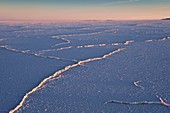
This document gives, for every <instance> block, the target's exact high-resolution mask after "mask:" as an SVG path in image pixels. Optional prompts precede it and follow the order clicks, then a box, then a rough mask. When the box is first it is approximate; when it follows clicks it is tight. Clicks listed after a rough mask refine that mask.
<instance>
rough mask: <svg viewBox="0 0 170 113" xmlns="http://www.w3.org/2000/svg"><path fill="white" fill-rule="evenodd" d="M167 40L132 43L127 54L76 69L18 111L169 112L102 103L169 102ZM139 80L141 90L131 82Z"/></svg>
mask: <svg viewBox="0 0 170 113" xmlns="http://www.w3.org/2000/svg"><path fill="white" fill-rule="evenodd" d="M169 45H170V41H168V40H167V41H162V42H152V43H145V42H140V43H134V44H132V45H129V46H128V47H127V49H126V51H123V52H120V53H117V54H115V55H113V56H110V57H109V59H103V60H100V61H95V62H91V63H88V64H86V65H87V66H85V67H84V66H83V67H76V68H73V69H71V70H69V71H67V72H64V73H63V74H61V75H62V76H64V78H62V79H59V80H56V81H51V82H49V83H48V84H47V86H46V88H44V89H41V90H39V91H38V92H35V94H33V95H31V96H30V97H29V98H28V100H27V102H26V103H25V104H24V106H23V107H22V108H21V109H20V111H18V112H22V111H24V112H26V113H30V112H33V111H37V112H50V113H55V112H60V113H66V112H71V113H74V112H85V113H89V112H96V113H99V112H107V113H115V112H119V113H130V112H133V113H136V112H137V113H143V112H147V113H148V112H150V113H168V112H169V108H168V107H166V106H164V105H154V104H153V105H123V104H114V103H110V104H104V103H105V102H107V101H109V100H118V101H129V102H134V101H135V102H140V101H148V102H153V101H155V102H159V101H160V100H159V99H158V98H157V96H159V97H161V98H163V99H165V100H166V101H167V103H168V102H170V98H169V96H168V94H169V93H170V90H169V85H170V84H169V83H170V77H169V73H170V68H168V67H169V66H170V65H169V62H168V61H166V60H165V59H167V58H168V59H169V58H170V52H169V48H170V46H169ZM137 80H140V81H141V83H140V84H141V85H142V86H143V87H144V89H141V88H138V87H136V86H135V85H134V84H133V83H134V82H135V81H137Z"/></svg>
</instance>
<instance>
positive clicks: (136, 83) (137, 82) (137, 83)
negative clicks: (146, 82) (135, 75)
mask: <svg viewBox="0 0 170 113" xmlns="http://www.w3.org/2000/svg"><path fill="white" fill-rule="evenodd" d="M140 82H142V81H136V82H134V83H133V84H134V85H135V86H136V87H139V88H141V89H144V87H143V86H141V85H139V83H140Z"/></svg>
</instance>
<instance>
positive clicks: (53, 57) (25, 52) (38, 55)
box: [0, 46, 78, 62]
mask: <svg viewBox="0 0 170 113" xmlns="http://www.w3.org/2000/svg"><path fill="white" fill-rule="evenodd" d="M0 48H2V49H6V50H9V51H13V52H16V53H23V54H29V55H33V56H36V57H41V58H49V59H54V60H62V61H70V62H78V61H77V60H70V59H65V58H59V57H55V56H44V55H40V54H38V53H33V52H30V50H17V49H14V48H10V47H8V46H0Z"/></svg>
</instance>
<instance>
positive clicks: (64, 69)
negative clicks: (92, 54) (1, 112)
mask: <svg viewBox="0 0 170 113" xmlns="http://www.w3.org/2000/svg"><path fill="white" fill-rule="evenodd" d="M122 50H125V48H120V49H117V50H115V51H112V52H110V53H108V54H105V55H103V56H102V57H96V58H90V59H87V60H82V61H79V62H78V63H75V64H73V65H68V66H66V67H65V68H63V69H61V70H59V71H57V72H55V73H54V74H53V75H51V76H49V77H47V78H45V79H44V80H43V81H42V82H41V83H40V84H39V85H38V86H36V87H35V88H33V89H32V90H31V91H30V92H28V93H26V95H25V96H24V97H23V99H22V101H21V102H20V103H19V105H18V106H16V108H14V109H13V110H11V111H10V112H9V113H15V112H16V111H17V110H19V108H21V107H22V106H23V104H24V102H25V101H26V99H27V98H28V97H29V96H30V95H31V94H32V93H34V92H36V91H38V90H39V89H41V88H42V87H43V85H44V84H45V83H46V82H47V81H50V80H51V79H54V78H56V77H57V79H60V78H61V76H59V75H60V74H61V73H63V72H65V71H68V70H70V69H72V68H74V67H77V66H81V65H82V64H84V63H88V62H92V61H97V60H102V59H105V58H107V57H109V56H111V55H113V54H115V53H118V52H120V51H122Z"/></svg>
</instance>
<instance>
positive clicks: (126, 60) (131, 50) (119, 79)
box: [0, 21, 170, 113]
mask: <svg viewBox="0 0 170 113" xmlns="http://www.w3.org/2000/svg"><path fill="white" fill-rule="evenodd" d="M169 31H170V22H169V21H130V22H127V21H126V22H117V21H113V22H76V23H65V24H64V23H48V24H47V23H46V24H43V23H34V24H31V23H18V24H9V23H0V72H1V74H0V77H1V80H0V112H8V111H10V110H11V113H13V112H19V113H20V112H21V113H32V112H36V113H43V112H47V113H67V112H71V113H92V112H94V113H100V112H101V113H102V112H103V113H105V112H106V113H143V112H146V113H168V112H169V106H170V105H169V104H170V98H169V94H170V90H169V85H170V68H169V66H170V37H169V36H170V32H169Z"/></svg>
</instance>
